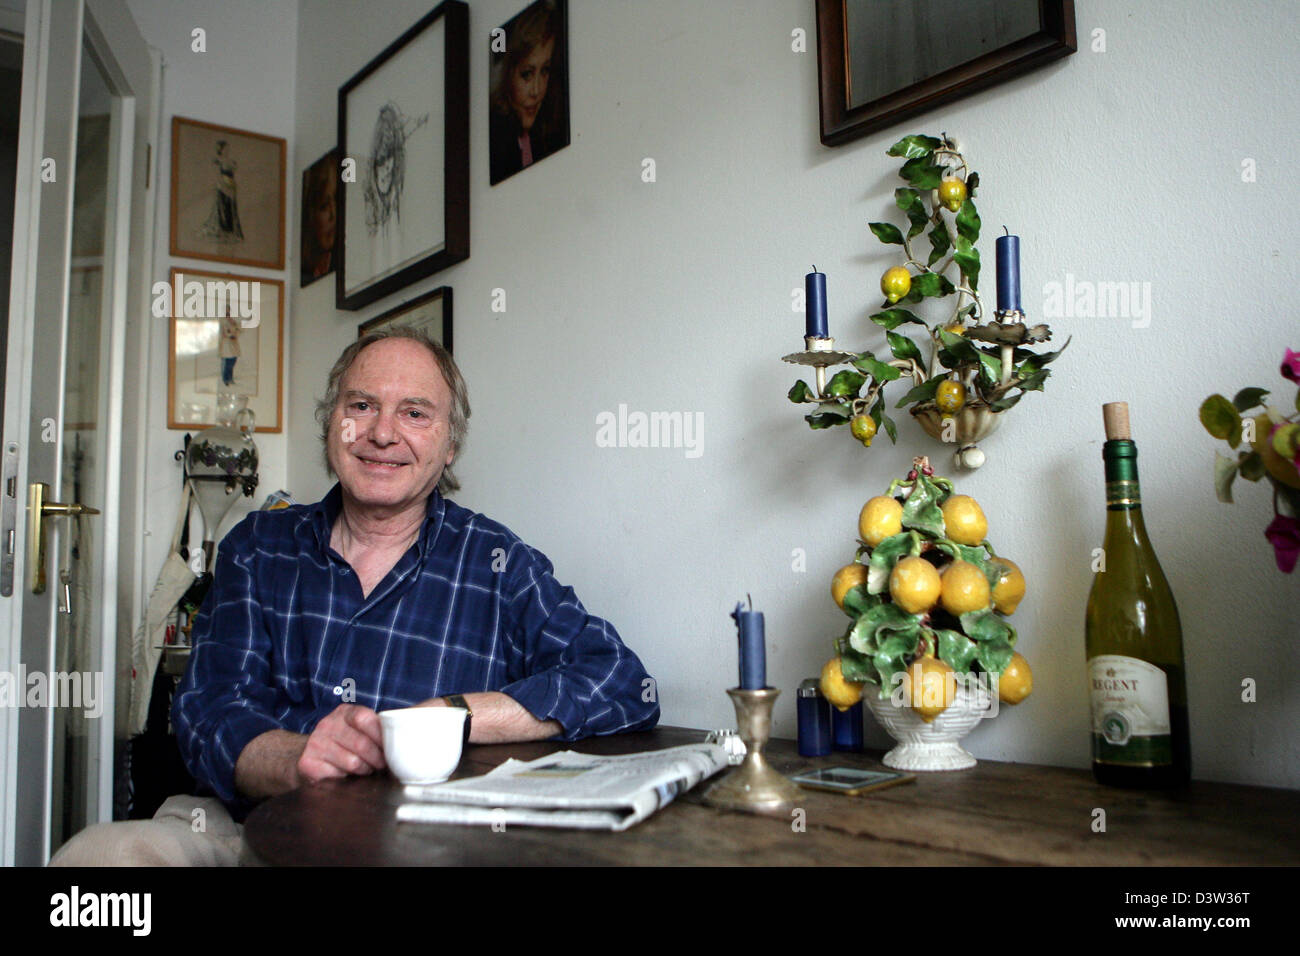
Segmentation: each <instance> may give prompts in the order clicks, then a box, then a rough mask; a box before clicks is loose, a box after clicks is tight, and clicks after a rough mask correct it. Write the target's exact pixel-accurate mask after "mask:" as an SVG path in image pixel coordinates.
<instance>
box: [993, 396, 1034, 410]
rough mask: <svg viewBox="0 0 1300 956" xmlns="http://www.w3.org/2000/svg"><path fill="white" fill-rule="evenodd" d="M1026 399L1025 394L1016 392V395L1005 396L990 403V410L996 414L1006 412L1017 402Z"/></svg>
mask: <svg viewBox="0 0 1300 956" xmlns="http://www.w3.org/2000/svg"><path fill="white" fill-rule="evenodd" d="M1024 397H1025V393H1024V392H1016V394H1014V395H1004V396H1002V397H1001V398H999V399H998V400H997V401H996V402H989V409H990V410H991V411H995V412H1005V411H1006V410H1007V409H1008V408H1013V407H1014V406H1015V404H1016V402H1018V401H1020V400H1021V399H1022V398H1024Z"/></svg>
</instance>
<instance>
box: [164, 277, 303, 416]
mask: <svg viewBox="0 0 1300 956" xmlns="http://www.w3.org/2000/svg"><path fill="white" fill-rule="evenodd" d="M168 297H169V298H170V301H171V319H170V323H169V324H170V326H171V336H170V342H171V352H170V357H169V359H168V367H167V427H168V428H185V429H199V428H205V427H208V426H210V425H215V424H216V407H217V393H218V392H219V391H226V392H234V393H235V394H236V395H246V396H248V407H249V408H250V409H252V411H253V414H254V415H255V416H256V422H255V425H256V430H257V431H259V432H279V431H280V430H281V428H282V425H281V422H280V405H281V401H282V397H283V395H282V393H283V387H284V386H283V381H284V377H283V374H282V371H281V370H282V369H283V367H284V365H283V363H284V283H283V282H281V281H280V280H278V279H259V278H256V277H254V276H248V275H242V276H241V275H231V274H228V273H220V272H197V271H192V270H188V269H172V270H171V274H170V283H169V291H168Z"/></svg>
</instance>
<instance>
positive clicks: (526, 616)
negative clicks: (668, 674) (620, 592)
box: [501, 543, 659, 740]
mask: <svg viewBox="0 0 1300 956" xmlns="http://www.w3.org/2000/svg"><path fill="white" fill-rule="evenodd" d="M507 569H508V572H507V574H506V575H505V585H506V595H505V599H506V607H505V610H506V616H507V619H508V621H507V623H508V624H509V625H510V628H511V631H510V635H511V639H512V640H513V641H514V642H516V647H517V648H519V649H520V650H521V651H522V655H523V659H524V666H525V671H526V674H527V676H525V677H523V678H521V679H519V680H516V681H514V682H512V683H510V684H507V685H506V686H505V687H502V688H501V691H502V693H504V694H506V695H508V696H510V697H512V698H513V699H514V700H516V701H517V702H518V703H519V704H520V705H521V706H522V707H524V708H525V709H526V710H527V711H528V712H529V713H531V714H532V715H533V716H534V717H536V718H537V719H538V720H556V721H558V722H559V723H560V726H561V728H562V732H561V734H560V736H561V737H562V738H563V739H565V740H577V739H579V738H581V737H588V736H593V735H597V734H616V733H622V732H627V731H635V730H648V729H650V728H651V727H653V726H655V724H657V723H658V722H659V696H658V688H657V686H656V684H655V681H654V679H653V678H652V677H650V675H649V674H647V673H646V670H645V667H643V666H642V664H641V661H640V659H638V658H637V656H636V654H634V653H633V652H632V651H631V649H629V648H628V647H627V645H625V644H624V643H623V641H622V639H621V638H620V637H619V635H618V632H617V631H615V630H614V626H613V625H612V624H610V623H609V622H608V621H605V620H603V619H601V618H599V617H595V616H593V615H590V614H588V613H587V611H586V609H585V608H584V607H583V606H582V602H581V601H579V600H578V598H577V595H575V594H574V592H573V589H572V588H569V587H565V586H563V585H561V584H560V583H559V582H558V581H556V580H555V578H554V576H553V575H552V566H551V563H550V561H548V560H547V559H546V558H545V557H544V556H543V555H541V554H540V553H539V552H537V551H535V550H533V549H532V548H529V547H527V546H526V545H523V544H522V543H520V544H517V545H516V547H515V548H512V549H511V553H510V555H509V557H508V559H507Z"/></svg>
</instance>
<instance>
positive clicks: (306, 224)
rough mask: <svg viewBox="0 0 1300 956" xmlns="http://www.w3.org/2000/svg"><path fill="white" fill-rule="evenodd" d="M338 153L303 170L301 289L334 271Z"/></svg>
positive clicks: (332, 151)
mask: <svg viewBox="0 0 1300 956" xmlns="http://www.w3.org/2000/svg"><path fill="white" fill-rule="evenodd" d="M338 186H339V153H338V150H336V149H332V150H330V151H329V152H328V153H326V154H325V155H324V156H322V157H321V158H320V159H318V160H316V162H314V163H312V164H311V165H310V166H308V167H307V168H306V169H304V170H303V171H302V225H301V226H300V233H299V239H298V241H299V246H298V249H299V255H298V272H299V275H300V278H301V282H300V283H299V285H300V286H309V285H311V284H312V283H313V282H315V281H316V280H317V279H320V278H323V277H325V276H327V275H329V274H330V273H331V272H333V271H334V258H335V257H334V247H335V241H334V240H335V237H336V236H337V235H338Z"/></svg>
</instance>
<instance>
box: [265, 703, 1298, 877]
mask: <svg viewBox="0 0 1300 956" xmlns="http://www.w3.org/2000/svg"><path fill="white" fill-rule="evenodd" d="M704 733H705V732H704V731H700V730H686V729H683V728H676V727H660V728H657V729H655V730H653V731H649V732H646V733H638V734H623V735H619V736H615V737H598V738H593V739H589V740H583V741H578V742H575V743H567V744H566V743H562V742H554V741H545V742H537V743H529V744H498V745H490V746H477V745H471V746H469V747H466V749H465V756H464V758H463V759H462V761H461V765H460V768H459V770H458V771H457V774H456V776H457V777H462V776H473V775H476V774H481V773H485V772H487V771H488V770H490V769H492V768H493V767H495V766H497V765H498V764H500V763H501V762H503V761H504V760H506V759H507V758H510V757H514V758H517V759H520V760H531V759H534V758H536V757H540V756H544V755H546V754H549V753H554V752H556V751H558V750H564V749H569V750H576V751H580V752H582V753H591V754H618V753H629V752H634V751H639V750H654V749H660V748H663V747H673V746H677V745H679V744H684V743H695V742H698V741H700V740H702V739H703V738H704ZM768 754H769V756H770V758H771V761H772V763H773V765H774V766H775V767H776V768H777V769H778V770H780V771H782V772H783V773H793V772H795V771H796V770H799V769H803V768H807V767H814V766H829V765H833V764H849V765H853V766H860V767H866V768H872V769H882V767H881V764H880V763H879V757H880V756H881V754H880V753H868V754H843V753H837V754H833V755H831V756H829V757H816V758H805V757H800V756H799V754H798V752H797V750H796V749H795V744H794V742H793V741H788V740H777V741H773V742H772V743H771V744H770V745H769V747H768ZM917 777H918V779H917V781H916V783H914V784H907V785H903V786H896V787H891V788H888V789H885V790H880V791H877V792H875V793H869V794H864V795H862V796H859V797H844V796H840V795H838V794H832V793H822V792H817V791H811V790H810V791H804V792H803V799H802V800H801V801H800V803H799V806H798V809H799V810H801V811H802V813H786V814H782V815H779V816H763V815H757V814H748V813H734V812H727V811H722V810H716V809H714V808H712V807H709V806H707V805H706V804H705V803H704V802H703V798H702V792H703V791H704V790H705V789H707V787H708V786H709V784H710V783H711V782H712V781H705V782H704V783H703V784H701V785H700V786H699V787H697V788H696V789H695V790H693V791H691V792H690V793H688V794H684V795H683V796H681V797H679V798H678V799H677V801H676V802H675V803H673V804H671V805H670V806H668V807H666V808H665V809H664V810H662V811H660V812H659V813H657V814H655V815H654V816H652V817H651V818H650V819H648V820H646V821H645V822H643V823H641V824H639V825H637V826H635V827H633V828H632V829H630V830H627V831H625V832H623V833H605V832H589V831H583V830H554V829H542V828H531V827H523V826H510V827H508V828H506V830H505V831H504V832H497V831H493V830H492V829H490V828H488V827H469V826H441V825H429V824H411V823H402V824H400V825H399V824H398V823H397V819H396V814H395V811H396V808H397V806H398V805H399V804H400V803H401V801H402V789H401V785H400V784H398V783H397V781H396V780H394V779H393V778H392V777H391V776H388V775H387V774H385V775H383V776H379V777H357V778H351V779H348V780H340V781H332V782H327V783H322V784H317V785H315V786H309V787H302V788H300V789H298V790H295V791H293V792H292V793H288V794H285V795H283V796H280V797H277V798H275V799H273V800H269V801H267V802H266V803H263V804H262V805H261V806H259V807H257V809H255V810H254V811H253V813H252V814H251V815H250V816H249V818H248V820H247V824H246V827H245V831H244V836H245V840H246V842H247V844H248V849H249V855H250V862H254V863H264V864H270V865H311V866H328V865H361V866H408V865H411V866H414V865H418V866H464V865H478V866H526V865H530V864H538V865H548V866H566V865H611V864H618V865H631V866H662V865H666V866H680V865H714V866H717V865H723V866H726V865H744V864H762V865H776V866H787V865H823V866H824V865H836V864H846V865H854V866H862V865H869V866H886V865H888V866H897V865H918V864H919V865H941V866H943V865H977V866H987V865H1004V864H1007V865H1015V864H1049V865H1066V866H1164V865H1178V866H1202V865H1222V864H1295V863H1300V841H1297V840H1296V838H1295V834H1296V821H1297V819H1300V791H1294V790H1281V789H1268V788H1262V787H1247V786H1239V785H1235V784H1222V783H1206V782H1201V781H1194V782H1193V783H1192V785H1191V786H1190V787H1189V788H1187V789H1186V790H1183V791H1181V792H1173V793H1164V792H1143V791H1127V790H1117V789H1112V788H1109V787H1103V786H1100V785H1099V784H1097V783H1095V782H1094V781H1093V779H1092V774H1091V773H1090V772H1089V771H1086V770H1073V769H1068V768H1064V767H1040V766H1033V765H1028V764H1013V763H995V762H993V761H984V760H982V761H980V763H979V765H978V766H976V767H974V768H972V769H970V770H962V771H955V772H948V773H932V774H918V775H917ZM713 779H714V780H716V779H718V778H717V777H715V778H713ZM1097 810H1104V811H1105V832H1104V833H1103V832H1097V831H1095V830H1094V826H1095V825H1096V823H1095V821H1097V820H1098V819H1099V816H1098V814H1097V812H1096V811H1097Z"/></svg>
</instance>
